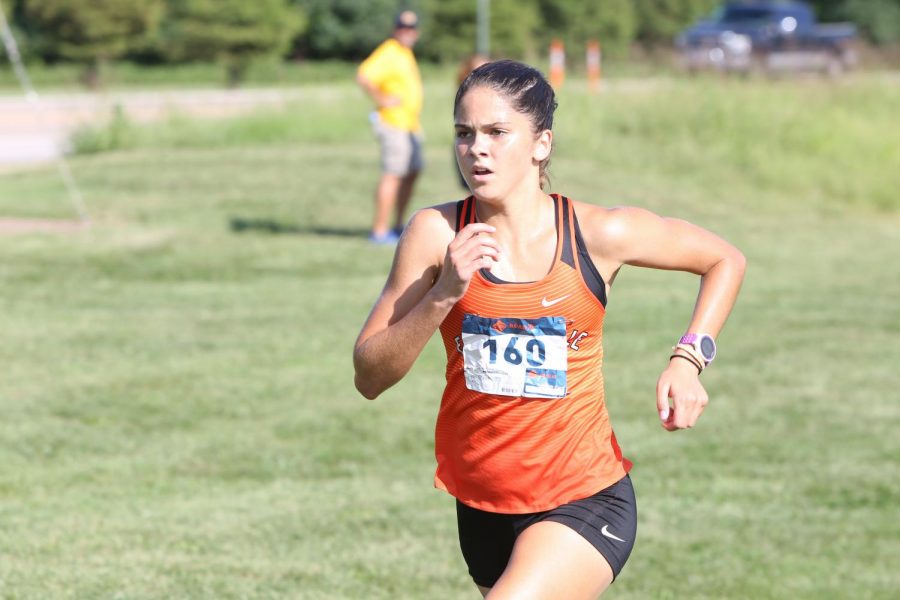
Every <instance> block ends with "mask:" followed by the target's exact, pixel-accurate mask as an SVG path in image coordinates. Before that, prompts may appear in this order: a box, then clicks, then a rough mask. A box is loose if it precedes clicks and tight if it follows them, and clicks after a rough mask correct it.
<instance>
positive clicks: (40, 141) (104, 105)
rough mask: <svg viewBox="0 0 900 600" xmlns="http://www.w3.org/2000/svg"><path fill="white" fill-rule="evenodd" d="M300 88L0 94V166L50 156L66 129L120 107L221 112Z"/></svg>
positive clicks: (153, 114)
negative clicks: (33, 98)
mask: <svg viewBox="0 0 900 600" xmlns="http://www.w3.org/2000/svg"><path fill="white" fill-rule="evenodd" d="M305 93H306V92H305V91H304V90H303V89H299V88H298V89H255V90H228V91H226V90H160V91H131V92H107V93H97V94H94V93H87V92H84V93H67V94H48V95H43V96H41V97H40V99H39V100H37V101H35V102H30V101H29V100H28V99H27V98H26V97H25V96H24V95H23V94H18V95H16V94H8V95H0V170H3V171H9V170H14V169H17V168H21V167H26V166H31V165H35V164H40V163H44V162H48V161H52V160H53V159H54V158H56V157H57V156H58V155H59V154H60V153H61V152H63V151H65V144H66V140H67V139H68V136H69V134H70V133H71V132H72V131H73V130H74V129H75V128H77V127H79V126H81V125H85V124H100V123H103V122H104V121H105V120H107V119H109V118H110V116H111V115H112V114H113V113H114V111H115V110H116V107H121V108H122V110H123V111H124V112H125V114H126V116H127V117H128V118H129V119H131V120H132V121H135V122H139V123H146V122H150V121H154V120H157V119H161V118H164V117H166V116H167V115H170V114H172V113H178V114H181V115H186V116H193V117H210V118H215V117H225V116H229V115H235V114H240V113H243V112H248V111H251V110H254V109H256V108H258V107H261V106H282V105H284V104H286V103H289V102H292V101H297V100H300V99H301V98H303V97H304V95H305Z"/></svg>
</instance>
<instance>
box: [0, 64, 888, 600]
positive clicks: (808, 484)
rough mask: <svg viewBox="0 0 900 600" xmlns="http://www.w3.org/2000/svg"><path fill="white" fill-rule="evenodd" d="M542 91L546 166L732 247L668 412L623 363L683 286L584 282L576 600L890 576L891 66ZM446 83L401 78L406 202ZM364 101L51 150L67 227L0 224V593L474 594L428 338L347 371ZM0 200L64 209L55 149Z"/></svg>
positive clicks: (687, 300) (362, 227)
mask: <svg viewBox="0 0 900 600" xmlns="http://www.w3.org/2000/svg"><path fill="white" fill-rule="evenodd" d="M570 84H571V85H570V86H569V88H568V89H566V90H564V91H563V93H562V95H561V98H560V104H561V106H560V110H559V112H558V118H557V142H558V146H557V149H556V153H555V156H554V162H553V165H552V166H551V172H552V176H553V182H554V183H553V189H554V190H555V191H561V192H564V193H566V194H567V195H569V196H572V197H574V198H577V199H581V200H585V201H591V202H596V203H600V204H636V205H641V206H645V207H647V208H650V209H652V210H655V211H657V212H660V213H662V214H667V215H676V216H681V217H684V218H686V219H689V220H691V221H693V222H696V223H698V224H700V225H703V226H705V227H707V228H710V229H712V230H714V231H716V232H719V233H721V234H722V235H724V236H725V237H726V238H728V239H730V240H731V241H733V242H734V243H735V244H736V245H738V246H739V247H740V248H741V249H742V250H743V251H744V253H745V254H746V255H747V257H748V259H749V270H748V274H747V279H746V283H745V287H744V291H743V294H742V297H741V299H740V301H739V304H738V306H737V308H736V310H735V312H734V314H733V316H732V318H731V320H730V322H729V324H728V326H727V327H726V329H725V331H724V333H723V335H722V336H721V338H720V357H719V359H718V360H717V362H716V364H715V366H714V367H713V368H711V369H710V370H709V371H708V372H707V373H705V374H704V380H705V382H706V385H707V389H708V390H709V392H710V397H711V403H710V406H709V408H708V409H707V411H706V413H705V414H704V416H703V418H702V419H701V422H700V425H699V427H697V428H696V429H694V430H692V431H689V432H680V433H677V434H671V433H666V432H665V431H663V430H662V429H661V428H660V427H659V425H658V419H657V417H656V413H655V401H654V389H655V381H656V377H657V376H658V374H659V372H660V370H661V369H662V368H663V366H664V364H665V362H666V357H667V356H668V351H667V350H668V348H669V347H670V346H671V344H672V340H673V339H675V338H677V336H678V335H679V334H680V333H681V332H682V330H683V328H684V326H685V323H686V321H687V319H688V317H689V314H690V310H691V303H692V299H693V297H694V295H695V293H696V284H697V281H696V279H694V278H693V277H692V276H689V275H684V274H677V273H662V272H649V271H642V270H639V269H631V270H626V271H624V272H623V273H622V274H621V275H620V277H619V278H618V279H617V281H616V285H615V287H614V288H613V292H612V294H611V297H610V304H609V312H608V316H607V326H606V332H605V338H604V339H605V343H606V357H607V358H606V364H605V367H604V369H605V375H606V380H607V386H608V387H607V398H608V403H609V408H610V412H611V417H612V420H613V425H614V427H615V428H616V433H617V436H618V438H619V441H620V443H621V444H622V446H623V448H624V450H625V453H626V455H627V456H629V457H630V458H631V459H633V460H634V462H635V468H634V471H633V474H632V475H633V479H634V483H635V488H636V490H637V494H638V506H639V537H638V540H637V544H636V546H635V550H634V554H633V555H632V558H631V560H630V561H629V563H628V565H627V567H626V568H625V570H624V572H623V573H622V575H621V577H620V578H619V579H618V581H617V582H616V583H615V584H614V585H613V587H612V588H611V590H610V592H609V593H608V595H607V597H609V598H618V599H646V598H661V599H662V598H672V599H686V598H689V599H695V598H697V599H714V598H754V599H755V598H762V599H766V598H772V599H776V598H777V599H781V598H791V599H794V598H808V599H820V598H853V599H864V598H885V599H887V598H895V597H896V596H897V594H898V590H900V575H898V570H897V557H898V556H900V519H898V512H897V507H898V505H900V477H898V475H900V473H898V457H900V442H898V436H897V435H896V431H897V429H898V425H900V403H898V400H900V393H898V389H900V368H898V364H900V302H898V298H900V260H898V251H900V199H898V190H900V122H898V120H897V118H896V107H897V106H900V82H898V80H897V78H896V77H895V76H881V75H877V74H874V75H866V76H860V77H858V78H856V79H851V80H845V81H844V82H841V83H839V84H833V83H828V82H824V81H820V80H805V81H796V82H788V81H783V82H744V81H727V82H721V81H717V80H705V79H700V80H696V81H690V82H683V81H677V80H669V79H652V80H630V81H624V82H619V83H617V82H615V81H611V82H610V84H609V86H608V88H607V89H606V91H605V92H604V94H602V95H601V96H599V97H590V96H587V95H585V94H584V93H582V91H581V87H580V86H579V85H578V82H570ZM451 91H452V90H451V89H450V86H449V83H448V84H447V85H446V86H444V85H442V84H440V83H439V82H436V83H432V84H431V85H430V86H429V87H428V88H427V90H426V94H427V114H426V115H425V124H426V128H427V133H428V136H429V137H428V144H427V159H428V162H429V170H428V172H427V174H426V176H425V177H424V178H423V180H422V184H421V186H420V188H419V193H418V195H417V197H416V204H417V206H424V205H427V204H430V203H435V202H439V201H444V200H448V199H452V198H456V197H459V195H460V191H459V190H458V189H456V187H455V185H456V184H455V180H454V177H453V173H452V172H451V170H450V161H451V159H450V135H451V127H450V103H451V99H450V94H451ZM367 110H368V107H367V104H366V102H365V100H364V98H363V97H362V95H361V94H360V93H359V92H358V91H357V90H355V89H353V88H352V87H351V86H350V84H340V85H332V86H324V85H321V86H311V87H310V93H309V99H308V101H306V102H304V103H302V104H301V105H298V106H296V107H293V108H292V109H291V110H288V111H285V112H282V113H266V114H260V115H254V116H250V117H245V118H241V119H238V120H234V121H228V122H215V123H210V122H206V123H194V122H186V121H184V120H179V119H175V120H173V121H172V122H170V123H164V124H160V125H159V126H156V127H153V128H152V129H148V130H139V129H130V130H129V132H130V133H129V136H127V143H122V144H120V145H119V146H118V149H114V150H113V151H108V152H100V153H94V154H85V155H80V156H76V157H74V158H73V160H72V169H73V171H74V173H75V176H76V177H77V179H78V181H79V182H80V184H81V185H82V187H83V188H84V195H85V199H86V202H87V204H88V207H89V209H90V211H91V213H92V215H93V217H94V221H95V223H94V226H93V228H92V229H91V230H89V231H87V232H83V233H78V234H71V235H38V234H30V235H20V236H7V237H0V253H2V255H3V257H4V260H3V261H2V266H0V284H2V288H3V292H2V293H0V302H2V314H3V320H2V323H3V327H2V331H3V343H2V344H0V364H2V365H3V368H2V376H0V415H2V419H0V597H3V598H10V599H25V598H29V599H31V598H34V599H44V598H129V599H130V598H160V599H161V598H304V599H326V598H329V599H330V598H366V599H379V598H416V599H418V598H429V599H431V598H477V597H478V595H477V593H476V592H475V590H474V587H473V586H472V584H471V582H470V581H469V580H468V577H467V575H466V573H465V567H464V564H463V561H462V558H461V557H460V555H459V551H458V548H457V545H456V537H455V536H456V530H455V514H454V509H453V503H452V500H451V499H450V498H449V497H447V496H445V495H443V494H442V493H440V492H437V491H435V490H433V489H432V488H431V482H432V475H433V466H434V458H433V454H432V435H433V424H434V417H435V414H436V411H437V405H438V401H439V397H440V392H441V382H442V373H443V370H442V369H443V359H442V352H443V350H442V349H441V348H440V346H439V344H438V343H437V340H432V343H431V344H430V345H429V346H428V347H427V349H426V352H425V353H424V354H423V356H422V357H421V358H420V359H419V361H418V363H417V365H416V366H415V367H414V369H413V371H412V372H411V374H410V375H409V376H408V377H407V378H406V379H405V380H404V381H403V382H401V383H400V384H399V385H397V386H396V387H395V388H393V389H392V390H390V391H388V392H387V393H386V394H385V395H384V396H383V397H382V398H380V399H379V400H378V401H376V402H374V403H370V402H368V401H366V400H364V399H362V398H361V397H360V396H358V394H357V393H356V392H355V390H354V389H353V384H352V366H351V360H350V358H351V348H352V345H353V341H354V338H355V336H356V333H357V332H358V330H359V327H360V326H361V324H362V321H363V320H364V319H365V316H366V314H367V311H368V309H369V308H370V306H371V303H372V301H373V300H374V298H375V296H376V295H377V293H378V291H379V289H380V287H381V285H382V283H383V280H384V275H385V272H386V270H387V268H388V266H389V264H390V259H391V251H390V250H388V249H381V248H372V247H370V246H369V245H368V244H367V243H366V241H365V233H366V229H367V225H368V222H369V217H370V211H371V199H370V196H371V191H372V187H373V184H374V181H375V178H376V177H377V165H376V156H375V145H374V143H373V142H372V140H371V137H370V134H369V132H368V131H367V130H366V113H367ZM96 133H98V134H102V133H103V132H102V131H101V132H96ZM113 146H115V145H113ZM0 216H2V217H18V218H29V217H41V218H46V217H51V218H68V217H70V216H71V214H70V210H69V208H68V206H67V202H66V199H65V194H64V190H63V187H62V184H61V183H60V182H59V180H58V177H57V176H56V174H55V171H53V170H40V171H32V172H26V173H18V174H5V175H0Z"/></svg>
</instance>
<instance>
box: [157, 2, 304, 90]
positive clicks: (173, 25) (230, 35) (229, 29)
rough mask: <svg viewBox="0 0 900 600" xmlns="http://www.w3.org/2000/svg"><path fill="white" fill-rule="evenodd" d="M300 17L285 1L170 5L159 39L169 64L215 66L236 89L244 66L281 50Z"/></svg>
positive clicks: (293, 31)
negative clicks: (207, 63) (198, 62)
mask: <svg viewBox="0 0 900 600" xmlns="http://www.w3.org/2000/svg"><path fill="white" fill-rule="evenodd" d="M301 26H302V23H301V16H300V13H299V11H296V10H294V9H293V8H292V7H290V6H289V5H288V4H287V2H286V0H254V1H253V2H247V1H246V0H170V15H169V19H168V21H167V28H166V34H165V38H164V43H165V48H166V52H167V53H168V54H169V56H170V57H171V58H172V59H173V60H179V61H186V60H216V61H221V62H223V63H224V64H225V66H226V68H227V69H228V73H229V82H230V83H232V84H234V83H237V82H238V81H239V80H240V79H241V77H242V76H243V74H244V72H245V71H246V69H247V67H248V65H249V64H250V62H252V61H253V60H255V59H258V58H261V57H264V56H272V55H281V54H282V53H284V51H285V50H287V48H288V46H289V45H290V43H291V40H292V39H293V36H294V34H295V33H296V32H298V31H299V29H300V27H301Z"/></svg>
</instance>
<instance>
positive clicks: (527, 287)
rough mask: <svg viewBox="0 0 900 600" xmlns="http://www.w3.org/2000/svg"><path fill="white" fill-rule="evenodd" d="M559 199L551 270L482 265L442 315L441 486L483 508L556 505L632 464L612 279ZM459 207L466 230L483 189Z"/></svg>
mask: <svg viewBox="0 0 900 600" xmlns="http://www.w3.org/2000/svg"><path fill="white" fill-rule="evenodd" d="M553 201H554V203H555V206H556V229H557V244H556V254H555V257H554V261H553V266H552V267H551V269H550V271H549V273H548V274H547V275H546V276H545V277H544V278H543V279H541V280H539V281H534V282H530V283H507V282H502V281H500V280H499V279H497V278H496V277H494V276H493V275H491V274H490V272H488V271H485V270H482V271H479V272H477V273H476V274H475V276H473V277H472V280H471V282H470V284H469V288H468V290H467V291H466V294H465V296H463V297H462V299H461V300H460V301H459V302H457V303H456V305H455V306H454V307H453V309H452V310H451V311H450V313H449V314H448V315H447V317H446V318H445V319H444V322H443V323H441V327H440V330H441V337H442V338H443V340H444V347H445V349H446V351H447V373H446V377H447V386H446V388H445V389H444V395H443V398H442V399H441V407H440V410H439V412H438V418H437V426H436V431H435V454H436V457H437V472H436V474H435V486H436V487H438V488H440V489H443V490H445V491H447V492H449V493H450V494H452V495H453V496H455V497H456V498H458V499H459V500H460V501H461V502H463V503H464V504H467V505H469V506H472V507H474V508H478V509H481V510H487V511H491V512H499V513H513V514H515V513H530V512H538V511H543V510H549V509H551V508H555V507H557V506H559V505H561V504H565V503H567V502H571V501H573V500H579V499H581V498H586V497H588V496H590V495H592V494H595V493H596V492H598V491H600V490H602V489H604V488H606V487H609V486H610V485H612V484H613V483H615V482H616V481H618V480H619V479H621V478H622V477H624V476H625V474H626V473H628V471H629V469H630V468H631V462H630V461H628V460H627V459H625V458H623V457H622V452H621V450H620V449H619V446H618V444H617V443H616V436H615V434H614V433H613V430H612V428H611V427H610V424H609V416H608V414H607V411H606V404H605V402H604V393H603V375H602V373H601V366H602V361H603V347H602V344H601V342H602V338H603V330H602V328H603V316H604V314H605V308H604V304H603V303H604V302H605V298H606V296H605V293H606V292H605V286H604V284H603V281H602V278H600V276H599V273H597V271H596V268H595V267H594V265H593V263H591V261H590V257H589V256H588V253H587V251H586V250H585V248H584V243H583V241H582V240H581V235H580V231H579V230H578V223H577V221H576V219H575V212H574V210H573V208H572V203H571V202H570V201H569V200H568V198H565V197H562V196H557V195H553ZM457 214H458V217H457V226H456V228H457V231H459V230H460V229H462V228H463V227H464V226H465V225H467V224H468V223H472V222H474V221H475V200H474V198H472V197H469V198H467V199H465V200H461V201H460V202H459V204H458V207H457ZM598 280H599V286H598ZM592 288H593V291H592Z"/></svg>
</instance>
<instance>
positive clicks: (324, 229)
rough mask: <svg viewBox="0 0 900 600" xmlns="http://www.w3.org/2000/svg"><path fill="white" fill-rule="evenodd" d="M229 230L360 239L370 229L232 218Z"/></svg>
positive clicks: (367, 233) (366, 235)
mask: <svg viewBox="0 0 900 600" xmlns="http://www.w3.org/2000/svg"><path fill="white" fill-rule="evenodd" d="M229 228H230V229H231V231H233V232H234V233H268V234H270V235H327V236H333V237H358V238H365V237H368V235H369V230H368V229H356V228H349V227H328V226H322V225H297V224H296V223H287V222H285V221H277V220H275V219H245V218H243V217H231V221H230V222H229Z"/></svg>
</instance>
